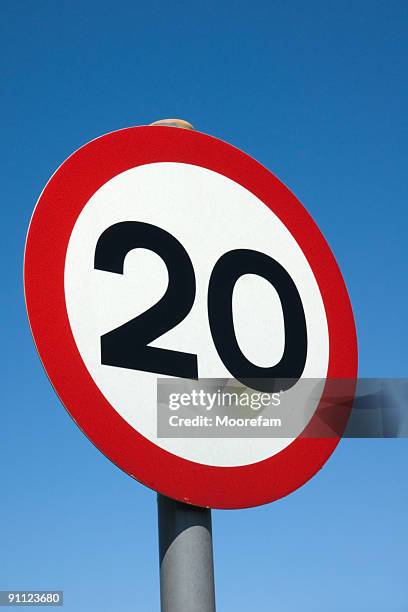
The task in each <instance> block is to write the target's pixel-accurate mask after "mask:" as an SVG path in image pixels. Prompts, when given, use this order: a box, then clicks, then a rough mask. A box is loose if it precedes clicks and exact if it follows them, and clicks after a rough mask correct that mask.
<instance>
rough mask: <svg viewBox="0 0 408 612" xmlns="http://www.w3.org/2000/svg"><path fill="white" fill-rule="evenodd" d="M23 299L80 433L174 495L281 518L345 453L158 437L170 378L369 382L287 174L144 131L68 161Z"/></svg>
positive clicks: (341, 295)
mask: <svg viewBox="0 0 408 612" xmlns="http://www.w3.org/2000/svg"><path fill="white" fill-rule="evenodd" d="M25 295H26V303H27V309H28V315H29V320H30V325H31V329H32V333H33V336H34V340H35V343H36V346H37V349H38V352H39V355H40V357H41V359H42V362H43V364H44V367H45V369H46V372H47V374H48V376H49V378H50V380H51V382H52V384H53V386H54V388H55V390H56V392H57V393H58V395H59V397H60V399H61V401H62V402H63V404H64V405H65V407H66V409H67V410H68V412H69V413H70V414H71V416H72V418H73V419H74V420H75V422H76V423H77V425H78V426H79V427H80V428H81V429H82V431H83V432H84V433H85V434H86V435H87V436H88V437H89V439H90V440H91V441H92V442H93V443H94V444H95V445H96V446H97V447H98V448H99V449H100V450H101V451H102V452H103V453H104V454H105V455H106V456H107V457H109V458H110V459H111V460H112V461H113V462H114V463H115V464H117V465H118V466H119V467H120V468H122V469H123V470H125V471H126V472H127V473H128V474H130V475H131V476H133V477H134V478H136V479H137V480H139V481H140V482H142V483H144V484H145V485H147V486H149V487H151V488H153V489H155V490H157V491H158V492H160V493H162V494H164V495H167V496H169V497H173V498H175V499H178V500H181V501H186V502H190V503H192V504H195V505H199V506H207V507H213V508H240V507H241V508H242V507H248V506H255V505H258V504H262V503H266V502H269V501H272V500H275V499H278V498H280V497H282V496H284V495H287V494H288V493H290V492H292V491H293V490H295V489H296V488H298V487H299V486H301V485H302V484H304V483H305V482H306V481H307V480H309V479H310V478H311V477H312V476H313V475H314V474H315V473H316V472H317V471H318V470H319V469H320V468H321V467H322V465H323V464H324V463H325V461H326V460H327V459H328V457H329V456H330V454H331V453H332V452H333V450H334V448H335V447H336V445H337V442H338V438H337V437H329V438H314V439H310V438H304V437H302V436H301V435H298V436H296V437H294V438H277V437H276V438H273V439H271V438H256V439H255V438H254V439H252V438H251V439H241V438H228V439H226V438H220V439H207V438H194V439H193V438H191V439H188V438H160V437H158V436H157V428H156V417H157V412H156V406H157V400H156V393H157V380H158V378H159V377H180V378H183V379H196V378H197V377H199V378H206V379H207V378H235V379H238V380H241V381H243V382H248V380H251V381H258V382H255V383H254V384H255V387H257V388H258V389H259V390H261V391H263V390H268V389H267V384H266V383H265V380H270V379H271V378H285V377H294V378H296V379H298V378H299V377H302V378H308V377H309V378H328V379H332V378H354V377H355V375H356V369H357V347H356V337H355V327H354V319H353V314H352V310H351V306H350V302H349V298H348V295H347V290H346V288H345V285H344V282H343V279H342V276H341V273H340V271H339V268H338V266H337V264H336V262H335V259H334V257H333V254H332V253H331V251H330V249H329V247H328V245H327V243H326V241H325V239H324V238H323V236H322V234H321V233H320V231H319V229H318V228H317V226H316V225H315V223H314V222H313V220H312V219H311V217H310V216H309V214H308V213H307V212H306V210H305V209H304V208H303V206H302V205H301V204H300V202H299V201H298V200H297V198H296V197H295V196H294V195H293V194H292V193H291V192H290V191H289V190H288V189H287V188H286V187H285V186H284V185H283V184H282V183H281V182H280V181H279V180H278V179H277V178H276V177H275V176H274V175H273V174H271V173H270V172H269V171H268V170H266V169H265V168H264V167H263V166H261V165H260V164H259V163H258V162H256V161H255V160H254V159H252V158H251V157H249V156H248V155H246V154H245V153H243V152H242V151H240V150H238V149H236V148H235V147H233V146H231V145H229V144H227V143H225V142H222V141H220V140H218V139H216V138H213V137H210V136H208V135H205V134H202V133H199V132H193V131H188V130H181V129H175V128H173V127H160V126H153V127H135V128H129V129H124V130H120V131H117V132H113V133H110V134H107V135H105V136H102V137H100V138H97V139H96V140H93V141H92V142H90V143H88V144H86V145H85V146H83V147H82V148H81V149H79V150H78V151H77V152H76V153H74V154H73V155H71V157H69V158H68V159H67V160H66V161H65V162H64V163H63V164H62V166H60V168H59V169H58V170H57V172H56V173H55V174H54V175H53V176H52V178H51V179H50V181H49V182H48V184H47V186H46V187H45V189H44V191H43V193H42V194H41V197H40V199H39V201H38V203H37V206H36V208H35V211H34V214H33V218H32V220H31V224H30V228H29V232H28V237H27V244H26V254H25ZM318 405H320V404H318ZM317 408H318V406H317ZM300 433H301V432H299V434H300Z"/></svg>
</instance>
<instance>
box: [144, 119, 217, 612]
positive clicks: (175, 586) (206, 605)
mask: <svg viewBox="0 0 408 612" xmlns="http://www.w3.org/2000/svg"><path fill="white" fill-rule="evenodd" d="M151 125H167V126H171V127H178V128H184V129H187V130H193V129H194V128H193V126H192V125H191V124H190V123H188V122H187V121H183V120H182V119H162V120H160V121H156V122H154V123H152V124H151ZM157 512H158V527H159V553H160V602H161V610H162V612H215V588H214V561H213V545H212V525H211V510H210V509H209V508H198V507H197V506H191V505H189V504H184V503H182V502H178V501H175V500H173V499H169V498H168V497H164V495H160V493H158V494H157Z"/></svg>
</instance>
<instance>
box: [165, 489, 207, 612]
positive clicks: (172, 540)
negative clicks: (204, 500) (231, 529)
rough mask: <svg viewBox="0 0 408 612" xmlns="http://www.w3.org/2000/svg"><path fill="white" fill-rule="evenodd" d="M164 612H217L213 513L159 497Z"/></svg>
mask: <svg viewBox="0 0 408 612" xmlns="http://www.w3.org/2000/svg"><path fill="white" fill-rule="evenodd" d="M157 509H158V519H159V521H158V523H159V550H160V601H161V610H162V612H215V589H214V563H213V547H212V529H211V510H209V509H208V508H198V507H197V506H190V505H189V504H184V503H182V502H178V501H175V500H173V499H169V498H168V497H164V496H163V495H160V494H158V495H157Z"/></svg>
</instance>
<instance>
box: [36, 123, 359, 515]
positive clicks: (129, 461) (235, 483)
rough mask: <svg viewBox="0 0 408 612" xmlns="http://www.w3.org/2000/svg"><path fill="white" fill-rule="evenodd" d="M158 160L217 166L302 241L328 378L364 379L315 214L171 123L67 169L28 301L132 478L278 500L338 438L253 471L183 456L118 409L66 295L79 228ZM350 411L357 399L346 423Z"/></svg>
mask: <svg viewBox="0 0 408 612" xmlns="http://www.w3.org/2000/svg"><path fill="white" fill-rule="evenodd" d="M153 162H180V163H188V164H193V165H197V166H202V167H204V168H208V169H210V170H213V171H215V172H218V173H220V174H223V175H225V176H227V177H229V178H230V179H232V180H234V181H235V182H237V183H239V184H241V185H242V186H243V187H245V188H246V189H248V190H249V191H251V192H252V193H253V194H254V195H255V196H257V197H258V198H259V199H260V200H262V201H263V202H264V203H265V204H266V205H267V206H268V207H269V208H270V209H271V210H273V212H274V213H275V214H276V215H277V216H278V217H279V218H280V220H281V221H282V222H283V223H284V224H285V225H286V227H287V228H288V229H289V231H290V232H291V233H292V235H293V236H294V237H295V238H296V240H297V242H298V244H299V246H300V247H301V248H302V250H303V252H304V254H305V256H306V257H307V259H308V262H309V264H310V266H311V268H312V270H313V272H314V275H315V278H316V280H317V283H318V285H319V288H320V292H321V295H322V299H323V303H324V306H325V310H326V316H327V322H328V329H329V347H330V349H329V366H328V374H327V377H328V378H347V379H354V378H355V376H356V374H357V340H356V332H355V325H354V318H353V312H352V309H351V305H350V301H349V297H348V294H347V289H346V287H345V284H344V281H343V278H342V276H341V273H340V270H339V268H338V266H337V263H336V261H335V259H334V256H333V254H332V252H331V250H330V248H329V246H328V245H327V243H326V241H325V239H324V237H323V236H322V234H321V232H320V230H319V229H318V227H317V226H316V225H315V223H314V221H313V220H312V218H311V217H310V216H309V214H308V213H307V211H306V210H305V209H304V208H303V206H302V205H301V204H300V202H299V201H298V200H297V198H296V197H295V196H294V195H293V194H292V193H291V192H290V191H289V190H288V189H287V187H285V186H284V185H283V184H282V183H281V182H280V181H279V180H278V179H277V178H276V177H275V176H273V174H271V173H270V172H269V171H268V170H266V168H264V167H263V166H262V165H260V164H259V163H258V162H256V161H255V160H254V159H252V158H251V157H249V156H248V155H246V154H245V153H243V152H242V151H240V150H239V149H236V148H235V147H233V146H231V145H229V144H227V143H225V142H223V141H220V140H218V139H216V138H213V137H211V136H207V135H205V134H202V133H200V132H192V131H188V130H181V129H176V128H174V127H164V126H162V127H160V126H154V127H148V126H146V127H135V128H127V129H124V130H119V131H117V132H112V133H110V134H107V135H105V136H101V137H100V138H97V139H96V140H93V141H92V142H90V143H88V144H86V145H84V146H83V147H82V148H81V149H79V150H78V151H76V152H75V153H74V154H73V155H71V156H70V157H69V158H68V159H67V160H66V161H65V162H64V163H63V164H62V165H61V166H60V168H59V169H58V170H57V172H56V173H55V174H54V175H53V176H52V178H51V179H50V181H49V182H48V184H47V186H46V187H45V189H44V191H43V193H42V194H41V197H40V199H39V201H38V203H37V206H36V208H35V211H34V214H33V218H32V220H31V224H30V228H29V231H28V236H27V243H26V252H25V265H24V274H25V296H26V304H27V310H28V315H29V320H30V325H31V329H32V333H33V336H34V340H35V343H36V346H37V350H38V352H39V355H40V357H41V360H42V362H43V364H44V367H45V370H46V372H47V374H48V376H49V378H50V380H51V382H52V384H53V386H54V388H55V390H56V392H57V394H58V395H59V397H60V399H61V401H62V402H63V404H64V405H65V407H66V409H67V410H68V412H69V413H70V415H71V416H72V418H73V419H74V420H75V422H76V423H77V425H78V426H79V427H80V428H81V429H82V431H83V432H84V433H85V434H86V435H87V436H88V438H89V439H90V440H91V441H92V442H93V443H94V444H95V445H96V446H97V447H98V448H99V450H101V451H102V452H103V453H104V454H105V455H106V456H107V457H108V458H109V459H110V460H111V461H113V462H114V463H115V464H116V465H118V466H119V467H120V468H121V469H122V470H124V471H125V472H127V473H128V474H129V475H131V476H133V477H134V478H136V479H137V480H139V481H140V482H142V483H143V484H145V485H147V486H148V487H150V488H152V489H155V490H156V491H159V492H160V493H162V494H164V495H167V496H169V497H173V498H175V499H178V500H180V501H184V502H188V503H192V504H195V505H197V506H205V507H212V508H245V507H250V506H257V505H260V504H264V503H267V502H271V501H273V500H276V499H279V498H280V497H283V496H285V495H287V494H289V493H291V492H292V491H294V490H295V489H297V488H298V487H300V486H301V485H303V484H304V483H305V482H307V481H308V480H309V479H310V478H311V477H312V476H313V475H314V474H315V473H316V472H317V471H318V470H319V469H320V468H321V467H322V466H323V464H324V463H325V462H326V461H327V459H328V458H329V456H330V455H331V453H332V452H333V451H334V449H335V447H336V446H337V444H338V441H339V438H338V437H327V438H307V437H299V438H297V439H296V440H294V441H293V442H292V443H291V444H290V445H289V446H288V447H286V448H285V449H283V450H282V451H280V452H279V453H278V454H276V455H274V456H272V457H270V458H268V459H265V460H263V461H260V462H257V463H254V464H251V465H245V466H237V467H215V466H209V465H204V464H200V463H195V462H192V461H189V460H186V459H183V458H181V457H178V456H176V455H173V454H172V453H170V452H168V451H166V450H163V449H161V448H160V447H158V446H156V445H155V444H153V443H152V442H150V441H149V440H147V439H146V438H145V437H143V436H142V435H141V434H140V433H138V432H137V431H136V430H134V429H133V428H132V427H131V426H130V425H129V424H128V423H127V422H126V421H125V420H124V419H123V418H122V417H121V416H120V415H119V414H118V413H117V412H116V410H114V408H113V407H112V406H111V405H110V404H109V402H108V401H107V400H106V399H105V397H104V396H103V395H102V393H101V392H100V391H99V389H98V387H97V386H96V384H95V382H94V381H93V379H92V378H91V376H90V374H89V372H88V370H87V369H86V367H85V364H84V363H83V361H82V358H81V356H80V354H79V351H78V349H77V347H76V344H75V341H74V338H73V335H72V331H71V327H70V324H69V320H68V315H67V310H66V305H65V292H64V266H65V256H66V250H67V246H68V241H69V238H70V236H71V232H72V230H73V227H74V225H75V222H76V220H77V218H78V215H79V214H80V212H81V210H82V209H83V207H84V206H85V204H86V203H87V202H88V200H89V198H90V197H91V196H92V195H93V194H94V193H95V192H96V191H97V190H98V189H99V188H100V187H101V186H102V185H103V184H104V183H106V182H107V181H109V180H110V179H111V178H112V177H114V176H116V175H118V174H120V173H121V172H124V171H125V170H128V169H130V168H133V167H135V166H139V165H142V164H148V163H153ZM90 406H93V407H96V406H97V407H98V409H97V410H90V409H89V407H90ZM350 407H351V399H350V402H349V403H348V406H347V415H346V417H347V416H348V413H349V410H350Z"/></svg>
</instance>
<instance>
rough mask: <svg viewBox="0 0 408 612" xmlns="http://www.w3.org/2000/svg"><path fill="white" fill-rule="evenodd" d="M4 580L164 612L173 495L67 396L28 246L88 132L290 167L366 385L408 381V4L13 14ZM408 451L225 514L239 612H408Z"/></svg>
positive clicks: (347, 447)
mask: <svg viewBox="0 0 408 612" xmlns="http://www.w3.org/2000/svg"><path fill="white" fill-rule="evenodd" d="M0 28H1V36H0V45H1V54H0V62H1V74H2V79H1V85H2V94H1V104H2V117H3V120H2V136H1V148H2V160H1V168H2V175H3V178H2V226H3V231H2V240H1V242H0V249H1V262H2V299H1V304H2V345H3V351H2V365H1V369H2V384H1V394H2V398H1V406H2V413H3V417H2V428H1V434H0V440H1V442H0V462H1V493H2V494H1V504H0V532H1V537H0V588H2V589H6V588H13V589H31V588H34V589H64V591H65V598H66V605H65V610H67V612H94V611H95V612H96V611H97V612H116V611H119V610H120V611H121V612H128V611H129V612H130V611H135V610H141V611H143V612H150V611H156V610H158V607H159V591H158V550H157V548H158V546H157V530H156V500H155V494H154V493H153V492H151V491H149V490H148V489H146V488H145V487H143V486H142V485H140V484H138V483H137V482H135V481H133V480H132V479H130V478H129V477H128V476H126V475H125V474H123V473H122V472H120V471H119V470H118V469H117V468H116V467H114V466H113V465H111V464H110V463H109V461H108V460H107V459H105V458H104V457H103V456H102V455H101V454H100V453H99V452H98V451H97V450H96V449H95V448H94V447H93V446H92V445H91V444H90V443H89V442H88V440H87V439H85V437H84V436H83V435H82V434H81V433H80V432H79V430H77V429H76V427H75V425H74V424H73V422H72V421H71V419H70V418H69V416H68V415H67V413H66V412H65V410H64V409H63V408H62V406H61V405H60V403H59V401H58V399H57V398H56V396H55V395H54V392H53V390H52V389H51V387H50V385H49V383H48V381H47V378H46V376H45V374H44V372H43V370H42V367H41V365H40V362H39V359H38V358H37V355H36V352H35V349H34V346H33V343H32V340H31V336H30V333H29V329H28V325H27V321H26V315H25V307H24V302H23V291H22V258H23V248H24V240H25V233H26V230H27V226H28V222H29V219H30V216H31V212H32V209H33V207H34V204H35V201H36V199H37V197H38V195H39V193H40V191H41V189H42V187H43V186H44V184H45V182H46V181H47V179H48V178H49V176H50V174H51V173H52V172H53V171H54V170H55V169H56V167H57V166H58V165H59V164H60V163H61V162H62V161H63V160H64V159H65V158H66V157H67V156H68V155H69V154H70V153H71V152H72V151H73V150H75V149H77V148H78V147H79V146H80V145H82V144H83V143H85V142H87V141H89V140H90V139H92V138H94V137H96V136H98V135H100V134H103V133H106V132H109V131H112V130H115V129H118V128H122V127H125V126H129V125H137V124H145V123H149V122H151V121H154V120H157V119H160V118H164V117H173V116H176V117H182V118H185V119H187V120H189V121H191V122H192V123H193V124H194V125H195V126H196V127H197V129H199V130H201V131H203V132H207V133H210V134H213V135H215V136H218V137H220V138H222V139H225V140H227V141H229V142H231V143H233V144H235V145H236V146H238V147H240V148H241V149H243V150H245V151H247V152H248V153H249V154H250V155H252V156H254V157H255V158H257V159H258V160H259V161H260V162H262V163H263V164H264V165H266V166H267V167H268V168H270V169H271V170H272V171H273V172H274V173H275V174H277V175H278V176H279V177H280V178H281V179H282V180H283V181H284V182H285V183H286V184H287V185H288V186H290V187H291V189H292V190H293V191H294V192H295V193H296V194H297V196H298V197H299V198H300V199H301V201H302V202H303V203H304V205H305V206H306V207H307V208H308V209H309V211H310V212H311V213H312V215H313V216H314V218H315V219H316V221H317V222H318V224H319V225H320V227H321V229H322V230H323V232H324V233H325V235H326V236H327V239H328V241H329V244H330V245H331V247H332V249H333V251H334V253H335V255H336V257H337V260H338V262H339V264H340V266H341V268H342V270H343V273H344V276H345V279H346V282H347V285H348V288H349V292H350V295H351V299H352V303H353V307H354V311H355V316H356V320H357V327H358V337H359V346H360V374H361V375H363V376H392V377H398V376H401V377H402V376H406V375H407V348H406V347H407V340H408V338H407V325H406V320H407V311H408V291H407V223H408V213H407V204H408V203H407V161H408V159H407V157H408V156H407V135H408V134H407V131H408V130H407V108H408V95H407V94H408V88H407V74H408V65H407V64H408V61H407V60H408V3H407V2H406V1H397V0H383V1H377V0H356V1H353V2H352V1H346V0H338V1H334V0H329V1H320V2H316V1H313V0H312V1H310V2H303V1H300V0H296V1H292V2H288V1H274V0H273V1H268V2H241V1H236V2H230V1H225V0H224V1H221V2H213V1H212V0H209V1H206V2H203V3H198V2H196V3H187V2H172V3H170V2H157V1H155V0H153V1H151V2H144V3H141V2H121V1H120V2H113V3H110V2H109V3H108V2H105V0H99V1H98V2H94V1H92V0H91V1H89V2H79V0H75V1H69V2H68V1H66V0H60V1H59V2H51V1H44V0H35V1H33V0H27V1H25V2H23V3H21V2H11V1H9V0H7V1H5V2H3V3H2V11H1V25H0ZM407 456H408V440H406V439H405V440H365V441H361V440H345V441H343V442H342V443H341V444H340V446H339V448H338V450H337V451H336V453H335V454H334V456H333V457H332V458H331V460H330V461H329V462H328V464H327V465H326V467H325V468H324V469H323V470H322V471H321V472H320V473H319V474H318V475H317V476H316V477H315V478H314V479H313V480H312V481H311V482H309V483H308V484H307V485H306V486H305V487H303V488H302V489H301V490H299V491H297V492H296V493H294V494H292V495H291V496H289V497H288V498H286V499H282V500H281V501H279V502H277V503H274V504H272V505H268V506H264V507H261V508H257V509H253V510H244V511H217V512H214V513H213V522H214V537H215V564H216V588H217V597H218V609H219V610H220V611H222V612H224V611H225V612H226V611H228V610H231V611H232V610H234V612H241V611H242V612H243V611H247V610H248V609H249V610H259V611H264V610H265V611H268V612H269V611H271V612H273V611H275V610H276V611H279V612H295V611H296V612H298V611H299V610H306V611H309V610H310V611H311V612H320V611H321V612H323V611H324V612H340V611H341V612H345V611H347V612H365V611H367V612H368V611H369V612H383V611H387V612H405V611H406V610H407V609H408V586H407V570H406V567H407V549H408V537H407V531H408V530H407V518H406V517H407V512H408V495H407Z"/></svg>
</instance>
